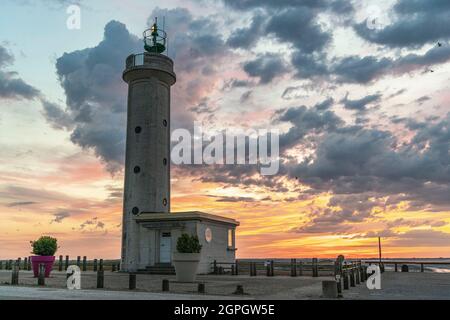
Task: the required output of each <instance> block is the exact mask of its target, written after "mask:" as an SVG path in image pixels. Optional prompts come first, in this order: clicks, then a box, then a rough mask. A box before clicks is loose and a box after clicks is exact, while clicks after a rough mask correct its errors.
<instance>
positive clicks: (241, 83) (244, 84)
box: [222, 79, 255, 91]
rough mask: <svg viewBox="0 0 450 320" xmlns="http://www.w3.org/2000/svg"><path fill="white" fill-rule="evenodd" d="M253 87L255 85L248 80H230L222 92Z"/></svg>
mask: <svg viewBox="0 0 450 320" xmlns="http://www.w3.org/2000/svg"><path fill="white" fill-rule="evenodd" d="M253 86H255V83H253V82H251V81H248V80H240V79H230V80H227V81H226V82H225V84H224V86H223V88H222V91H227V90H233V89H236V88H248V87H253Z"/></svg>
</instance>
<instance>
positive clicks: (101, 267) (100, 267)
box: [98, 259, 103, 271]
mask: <svg viewBox="0 0 450 320" xmlns="http://www.w3.org/2000/svg"><path fill="white" fill-rule="evenodd" d="M98 268H99V270H102V271H103V259H100V263H99V265H98Z"/></svg>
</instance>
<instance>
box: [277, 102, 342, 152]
mask: <svg viewBox="0 0 450 320" xmlns="http://www.w3.org/2000/svg"><path fill="white" fill-rule="evenodd" d="M331 103H332V100H330V99H327V100H325V101H323V102H321V103H318V104H317V105H315V106H314V107H312V108H307V107H306V106H300V107H291V108H288V109H287V110H282V111H279V112H278V114H277V116H276V121H277V122H289V123H291V124H292V125H293V126H292V127H291V128H290V129H289V130H288V131H287V132H286V133H284V134H282V135H281V136H280V150H286V149H288V148H290V147H293V146H295V145H297V144H299V143H301V141H302V139H303V138H304V137H305V136H306V135H308V134H310V133H315V134H318V133H323V132H329V131H333V130H335V129H336V128H338V127H339V126H341V125H342V123H343V121H342V119H341V118H339V117H338V116H337V115H336V114H335V113H334V112H333V111H330V110H327V109H328V108H327V107H328V106H329V105H330V104H331Z"/></svg>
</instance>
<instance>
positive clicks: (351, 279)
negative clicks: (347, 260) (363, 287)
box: [350, 266, 356, 287]
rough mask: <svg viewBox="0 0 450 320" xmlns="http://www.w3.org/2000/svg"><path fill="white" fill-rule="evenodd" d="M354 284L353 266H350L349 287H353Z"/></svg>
mask: <svg viewBox="0 0 450 320" xmlns="http://www.w3.org/2000/svg"><path fill="white" fill-rule="evenodd" d="M355 286H356V285H355V270H354V269H353V266H352V269H351V270H350V287H355Z"/></svg>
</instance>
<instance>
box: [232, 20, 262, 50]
mask: <svg viewBox="0 0 450 320" xmlns="http://www.w3.org/2000/svg"><path fill="white" fill-rule="evenodd" d="M266 19H267V18H266V17H265V16H263V15H258V14H256V15H255V16H254V17H253V19H252V22H251V24H250V26H249V27H247V28H240V29H236V30H234V31H233V33H232V34H231V36H230V37H229V38H228V39H227V45H228V46H230V47H231V48H243V49H248V48H250V47H251V46H253V45H254V44H255V43H256V42H257V41H258V40H259V38H260V36H261V35H262V33H263V30H264V29H263V23H264V21H265V20H266Z"/></svg>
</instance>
